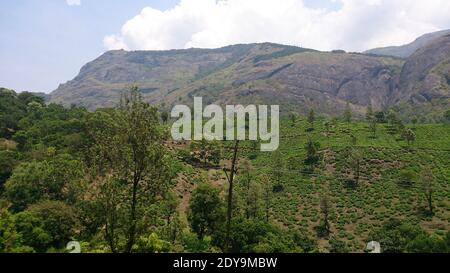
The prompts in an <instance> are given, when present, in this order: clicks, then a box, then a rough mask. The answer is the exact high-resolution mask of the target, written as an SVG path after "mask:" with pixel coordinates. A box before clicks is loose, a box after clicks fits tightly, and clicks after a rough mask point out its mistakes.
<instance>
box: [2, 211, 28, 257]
mask: <svg viewBox="0 0 450 273" xmlns="http://www.w3.org/2000/svg"><path fill="white" fill-rule="evenodd" d="M27 252H33V249H32V248H30V247H27V246H24V245H23V240H22V234H20V233H19V232H18V231H17V230H16V227H15V219H14V215H13V214H11V213H10V212H9V211H8V210H7V209H3V208H1V209H0V253H27Z"/></svg>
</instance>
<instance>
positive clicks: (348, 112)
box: [342, 102, 352, 123]
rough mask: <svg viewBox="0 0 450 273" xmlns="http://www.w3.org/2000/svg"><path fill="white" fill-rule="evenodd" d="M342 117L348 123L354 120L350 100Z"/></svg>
mask: <svg viewBox="0 0 450 273" xmlns="http://www.w3.org/2000/svg"><path fill="white" fill-rule="evenodd" d="M342 118H343V120H344V121H345V122H347V123H350V122H352V108H350V103H348V102H347V105H346V106H345V111H344V115H343V117H342Z"/></svg>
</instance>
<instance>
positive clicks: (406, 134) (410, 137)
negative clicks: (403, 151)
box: [402, 129, 416, 147]
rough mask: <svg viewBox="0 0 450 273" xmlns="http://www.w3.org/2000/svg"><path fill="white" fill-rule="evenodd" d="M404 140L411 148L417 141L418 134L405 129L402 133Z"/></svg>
mask: <svg viewBox="0 0 450 273" xmlns="http://www.w3.org/2000/svg"><path fill="white" fill-rule="evenodd" d="M402 138H403V139H404V140H405V141H406V143H407V144H408V147H409V146H411V143H413V142H414V141H415V140H416V134H415V133H414V131H413V130H411V129H404V130H403V132H402Z"/></svg>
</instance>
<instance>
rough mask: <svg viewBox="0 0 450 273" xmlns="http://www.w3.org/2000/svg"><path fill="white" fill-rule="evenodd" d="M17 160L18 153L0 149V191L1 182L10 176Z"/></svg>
mask: <svg viewBox="0 0 450 273" xmlns="http://www.w3.org/2000/svg"><path fill="white" fill-rule="evenodd" d="M18 162H19V155H18V153H17V152H15V151H0V191H1V190H2V188H3V184H4V183H5V182H6V180H7V179H8V178H9V177H10V176H11V174H12V172H13V170H14V168H15V167H16V165H17V164H18Z"/></svg>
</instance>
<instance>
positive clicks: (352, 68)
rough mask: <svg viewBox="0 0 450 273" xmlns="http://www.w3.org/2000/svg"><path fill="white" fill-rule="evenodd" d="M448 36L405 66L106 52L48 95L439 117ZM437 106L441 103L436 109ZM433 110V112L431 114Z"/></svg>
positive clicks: (254, 47) (329, 56) (261, 47)
mask: <svg viewBox="0 0 450 273" xmlns="http://www.w3.org/2000/svg"><path fill="white" fill-rule="evenodd" d="M448 40H449V36H444V37H441V38H438V39H436V40H434V41H433V42H431V43H430V44H428V46H426V47H423V48H421V49H420V50H419V51H417V52H416V53H415V54H414V55H413V56H411V57H410V58H409V59H407V60H406V61H404V60H402V59H399V58H393V57H385V56H373V55H366V54H349V53H345V52H332V53H329V52H318V51H314V50H309V49H304V48H298V47H292V46H284V45H278V44H271V43H264V44H249V45H235V46H228V47H224V48H220V49H186V50H171V51H135V52H126V51H110V52H107V53H105V54H104V55H102V56H101V57H99V58H98V59H96V60H94V61H93V62H90V63H88V64H87V65H85V66H84V67H83V68H82V69H81V71H80V74H79V75H78V76H77V77H76V78H75V79H73V80H72V81H69V82H68V83H66V84H63V85H61V86H60V87H59V88H58V89H57V90H55V91H54V92H53V93H52V94H51V101H52V102H56V103H63V104H65V105H70V104H77V105H83V106H85V107H87V108H89V109H95V108H99V107H111V106H115V105H116V104H117V102H118V101H119V97H120V92H122V91H123V90H125V89H126V88H127V86H129V85H131V84H137V85H138V86H139V88H140V90H141V92H142V93H143V96H144V98H145V99H146V100H147V101H148V102H150V103H152V104H162V103H164V105H166V106H167V107H169V106H171V105H174V104H179V103H183V104H191V103H192V101H193V97H194V96H202V97H203V100H204V103H205V104H206V103H208V104H209V103H217V104H221V105H224V104H279V105H281V107H280V110H281V111H282V112H285V113H286V112H289V111H297V112H300V113H307V112H308V111H309V109H311V108H313V109H314V110H316V111H317V112H319V113H323V114H327V115H334V116H337V115H340V114H341V112H342V111H343V110H344V108H345V105H346V103H347V102H349V103H350V105H351V107H352V108H353V110H354V112H355V113H357V114H361V115H362V114H363V113H364V112H365V110H366V107H367V106H368V105H369V104H371V105H372V106H373V107H374V108H375V109H376V110H382V109H387V108H388V107H392V106H395V107H397V108H399V109H400V110H402V111H404V112H405V113H406V114H405V115H404V116H405V117H407V116H409V112H410V110H409V109H412V108H411V107H412V106H414V107H419V108H420V109H421V111H422V112H421V113H423V114H424V115H428V114H432V115H436V116H437V115H438V114H437V113H440V112H441V109H444V108H446V107H448V92H449V82H450V76H449V56H450V54H449V49H450V46H449V43H448ZM436 102H439V103H445V102H447V105H441V106H439V107H437V106H436V105H435V103H436ZM436 109H437V110H436Z"/></svg>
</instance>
